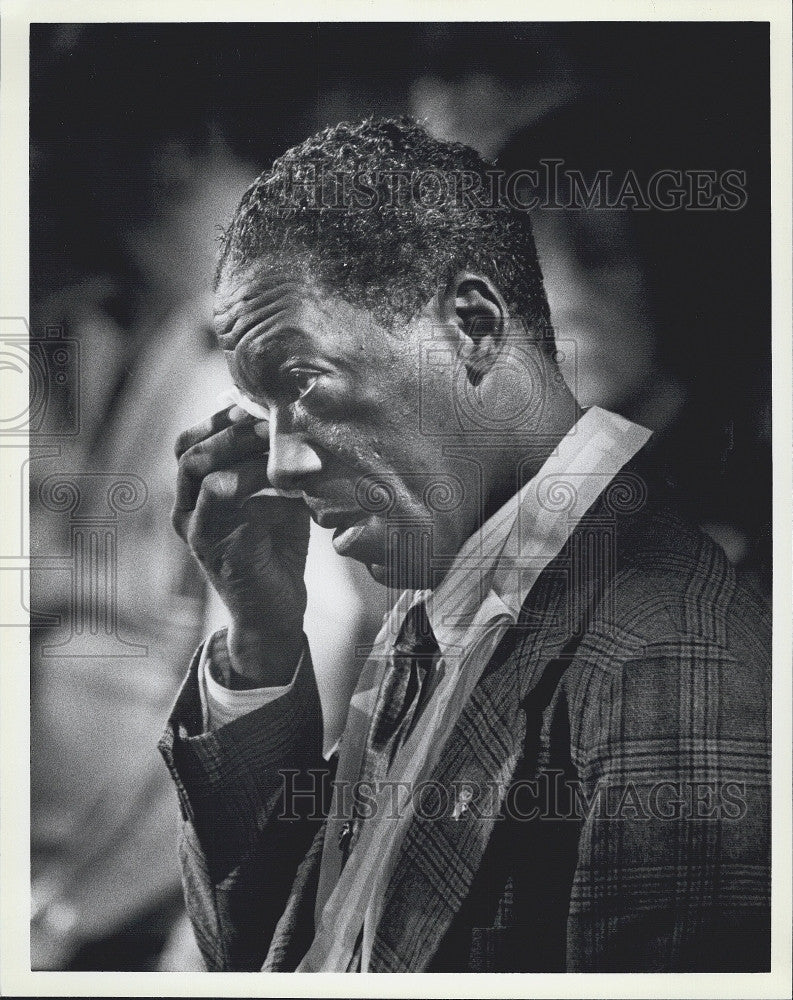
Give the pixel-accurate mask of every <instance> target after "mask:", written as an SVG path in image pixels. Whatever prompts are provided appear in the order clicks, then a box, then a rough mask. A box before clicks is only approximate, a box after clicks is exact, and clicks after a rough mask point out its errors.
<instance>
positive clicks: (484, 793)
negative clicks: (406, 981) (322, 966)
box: [369, 567, 570, 972]
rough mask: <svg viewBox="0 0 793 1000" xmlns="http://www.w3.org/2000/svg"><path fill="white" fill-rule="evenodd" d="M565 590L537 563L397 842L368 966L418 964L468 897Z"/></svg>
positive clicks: (393, 968)
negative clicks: (515, 615) (516, 615)
mask: <svg viewBox="0 0 793 1000" xmlns="http://www.w3.org/2000/svg"><path fill="white" fill-rule="evenodd" d="M550 569H551V568H550V567H549V570H550ZM566 591H567V586H566V579H565V578H564V575H554V573H553V571H551V572H548V571H547V570H546V572H545V573H544V574H543V575H542V577H541V578H540V580H538V582H537V584H536V586H535V588H534V590H533V592H532V595H530V598H529V600H528V601H527V602H526V604H525V605H524V607H523V611H522V613H521V618H520V620H519V622H518V624H517V625H516V626H515V628H514V629H511V630H510V631H509V632H507V634H506V635H505V637H504V639H503V640H502V642H501V644H500V645H499V647H498V649H497V650H496V653H495V654H494V656H493V658H492V659H491V661H490V663H489V665H488V667H487V668H486V670H485V673H484V674H483V675H482V678H481V679H480V681H479V683H478V685H477V686H476V688H475V689H474V691H473V694H472V696H471V698H470V700H469V702H468V704H467V705H466V707H465V709H464V711H463V713H462V715H461V716H460V719H459V720H458V722H457V725H456V726H455V728H454V730H453V732H452V735H451V737H450V738H449V741H448V743H447V745H446V748H445V749H444V751H443V753H442V755H441V759H440V760H439V762H438V765H437V767H436V768H435V769H434V771H433V774H432V778H431V781H430V782H428V783H427V787H426V788H425V790H424V794H422V796H421V807H420V809H419V810H418V812H417V814H416V815H414V817H413V819H412V821H411V822H410V825H409V826H408V829H407V832H406V835H405V839H404V841H403V843H402V846H401V848H400V851H399V855H398V857H397V862H396V865H395V867H394V874H393V876H392V878H391V881H390V883H389V887H388V890H387V893H386V898H385V902H384V907H383V912H382V916H381V919H380V922H379V924H378V929H377V932H376V934H375V939H374V942H373V946H372V955H371V960H370V966H369V967H370V971H372V972H407V971H411V972H415V971H421V970H422V969H424V968H426V966H427V965H428V963H429V961H430V960H431V958H432V956H433V955H434V953H435V952H436V950H437V948H438V946H439V944H440V942H441V940H442V938H443V936H444V934H445V933H446V931H447V929H448V927H449V925H450V923H451V921H452V919H453V918H454V916H455V914H456V913H457V911H458V910H459V908H460V906H461V904H462V902H463V900H464V899H465V898H466V896H467V895H468V892H469V890H470V888H471V884H472V882H473V879H474V877H475V875H476V873H477V871H478V869H479V865H480V863H481V861H482V857H483V855H484V852H485V849H486V847H487V844H488V841H489V839H490V836H491V834H492V832H493V828H494V825H495V822H496V817H497V816H498V813H499V810H500V808H501V806H502V803H503V800H504V797H505V795H506V792H507V789H508V787H509V784H510V781H511V779H512V776H513V774H514V772H515V769H516V767H517V765H518V762H519V761H520V759H521V757H522V754H523V748H524V745H525V737H526V717H525V713H524V711H523V708H522V703H523V701H524V699H525V697H526V696H527V694H528V693H529V692H530V691H531V690H532V689H533V688H534V686H535V685H536V684H537V683H538V681H539V680H540V678H541V677H542V675H543V673H544V670H545V667H546V665H547V664H548V663H549V662H550V661H552V660H553V659H554V658H555V657H556V656H557V655H558V653H559V652H560V651H561V650H562V648H563V647H564V644H565V642H566V640H567V639H568V638H569V635H570V628H569V623H568V622H567V614H566V611H565V608H566V605H567V602H566V600H565V594H566ZM468 794H470V795H471V797H470V799H466V798H465V796H467V795H468ZM463 803H464V805H463ZM437 817H440V818H437Z"/></svg>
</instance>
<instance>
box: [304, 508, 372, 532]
mask: <svg viewBox="0 0 793 1000" xmlns="http://www.w3.org/2000/svg"><path fill="white" fill-rule="evenodd" d="M311 513H312V516H313V517H314V520H315V521H316V522H317V524H318V525H319V526H320V528H342V527H346V526H348V525H350V524H353V523H354V522H355V521H360V519H361V518H362V517H364V511H361V510H320V511H314V510H312V511H311Z"/></svg>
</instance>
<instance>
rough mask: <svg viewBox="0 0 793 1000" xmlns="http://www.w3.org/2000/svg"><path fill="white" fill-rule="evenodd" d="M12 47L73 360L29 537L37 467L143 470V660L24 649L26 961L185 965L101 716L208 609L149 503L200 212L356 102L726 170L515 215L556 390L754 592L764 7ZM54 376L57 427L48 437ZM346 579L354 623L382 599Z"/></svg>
mask: <svg viewBox="0 0 793 1000" xmlns="http://www.w3.org/2000/svg"><path fill="white" fill-rule="evenodd" d="M30 44H31V107H30V124H31V150H30V153H31V290H32V291H31V296H32V301H31V323H32V332H33V335H34V337H35V336H37V335H41V334H42V333H43V332H44V331H45V330H46V328H47V327H51V326H58V327H60V328H61V329H62V330H63V332H64V335H65V336H67V337H69V338H71V339H72V340H73V341H74V342H76V343H78V344H79V345H80V347H81V366H80V374H81V378H80V384H79V386H77V385H75V386H73V387H72V390H71V397H69V395H68V393H67V398H66V399H65V400H64V401H62V402H61V404H60V405H61V407H62V412H60V411H57V409H56V411H55V412H54V414H51V415H50V416H51V427H50V430H51V431H52V434H53V436H52V440H53V441H55V440H58V441H59V442H60V445H59V447H60V452H59V455H58V456H56V457H53V458H49V459H44V458H42V459H39V460H38V461H37V462H34V463H33V467H32V472H31V481H32V492H31V497H32V510H31V516H32V524H33V529H34V530H33V531H32V545H33V546H34V550H37V551H38V552H39V554H51V553H52V552H66V551H68V530H69V529H68V523H67V522H66V521H65V520H64V517H63V515H58V514H54V513H53V512H52V511H49V510H47V509H45V508H44V507H43V506H42V505H41V504H40V503H38V501H37V497H38V494H37V488H38V485H39V484H40V483H41V481H42V480H43V479H44V478H45V477H46V476H47V475H50V474H52V473H53V472H57V471H69V470H72V471H73V470H75V469H81V470H90V471H93V472H107V471H108V470H112V471H132V470H137V471H138V472H139V473H140V474H141V475H142V477H143V478H144V479H145V481H146V482H147V484H148V487H149V503H148V505H147V507H146V509H145V511H142V512H141V513H140V514H139V515H138V517H137V520H135V519H133V520H132V521H126V522H124V523H123V524H120V526H119V530H120V531H122V533H123V534H122V537H121V538H120V541H119V559H120V560H123V559H126V561H125V562H124V563H123V565H122V567H121V570H120V583H119V596H118V602H119V608H120V611H119V615H120V621H121V622H122V623H123V628H122V631H124V630H126V631H125V632H124V634H125V635H126V636H127V638H129V637H130V636H136V637H138V638H137V639H136V641H138V642H145V644H146V646H147V648H148V650H149V654H148V657H147V663H146V666H145V668H144V667H140V668H139V669H135V670H131V669H130V662H131V661H130V662H127V661H124V663H122V662H121V661H119V663H118V665H117V666H113V665H112V664H111V665H110V666H109V665H108V663H106V662H103V661H102V660H101V657H98V658H96V659H95V661H85V660H76V659H74V658H69V657H62V658H58V657H57V656H56V657H53V656H52V654H50V655H49V656H40V657H38V658H37V654H35V653H34V664H33V668H34V674H33V681H34V748H33V758H34V759H33V777H34V782H33V795H34V905H35V904H36V901H37V900H38V901H39V903H40V906H39V909H38V910H37V913H38V916H37V920H36V922H34V966H35V965H38V967H42V968H47V967H49V968H62V967H70V968H116V969H120V968H154V967H160V968H178V967H190V963H191V962H193V961H194V958H193V957H192V953H191V951H190V947H189V936H186V935H185V932H184V929H183V928H182V925H181V924H180V913H181V909H180V902H179V898H180V897H179V889H178V882H177V875H176V870H175V862H174V860H173V852H172V843H173V842H172V838H171V837H170V833H168V834H167V835H166V833H164V832H163V831H164V830H165V829H168V830H170V827H168V824H169V823H170V822H171V818H170V817H171V810H175V801H174V800H172V796H171V790H170V789H169V788H168V787H167V784H166V781H167V779H164V778H162V779H161V777H160V770H159V768H160V767H161V765H160V764H159V761H157V760H156V754H155V753H154V751H153V750H151V753H148V752H147V753H145V754H137V755H136V752H133V754H132V760H131V762H130V757H129V752H128V748H126V749H125V748H124V747H123V737H122V735H121V731H124V730H123V727H119V723H118V719H119V718H122V719H123V718H126V719H127V720H129V719H131V718H133V717H134V718H138V719H141V718H150V724H148V723H147V724H141V727H140V728H139V729H134V727H133V730H132V731H130V733H127V736H126V739H128V740H131V741H133V742H134V741H136V740H137V741H138V742H139V743H140V744H141V745H145V746H146V748H147V751H148V750H149V749H150V744H151V745H153V741H154V740H156V735H157V731H158V729H159V727H160V726H161V723H162V719H163V712H164V711H167V701H168V699H169V698H170V697H172V695H173V691H174V688H175V685H176V684H177V683H178V678H179V676H180V675H181V673H182V672H183V670H184V667H185V659H184V658H185V657H186V656H187V655H189V652H188V651H189V648H190V646H191V644H193V643H194V642H195V641H197V639H198V638H199V637H200V635H201V634H202V633H203V631H205V629H206V627H207V621H208V620H210V619H211V615H210V614H209V613H208V611H207V607H208V600H209V599H208V597H207V595H206V593H205V591H204V589H203V585H202V583H201V581H200V579H199V578H198V577H197V575H196V574H195V571H194V570H193V569H192V567H191V565H190V563H189V561H185V560H184V557H183V555H181V554H179V552H178V549H176V548H172V547H171V545H172V542H171V540H170V539H169V537H167V530H168V529H167V511H168V507H169V505H170V490H171V485H170V483H171V478H172V472H173V470H172V468H171V464H170V463H171V461H172V459H171V456H170V448H171V440H172V437H173V433H175V432H176V431H178V430H179V429H180V427H181V426H185V425H186V423H189V422H191V421H190V420H188V415H192V414H193V412H194V410H195V411H196V412H199V411H200V412H201V413H202V414H203V413H205V412H211V410H212V408H213V406H212V400H213V389H212V383H213V382H216V383H217V385H218V386H219V385H220V384H221V381H222V375H221V373H219V370H218V368H217V365H216V361H217V359H216V358H215V357H214V355H213V352H212V348H211V339H210V337H209V334H208V332H207V318H208V312H207V309H208V304H207V303H208V289H209V275H210V272H211V263H212V252H213V240H214V238H215V236H216V234H217V227H218V226H219V225H221V224H222V223H223V222H224V220H226V219H227V218H228V215H229V213H230V212H231V210H232V209H233V207H234V204H235V203H236V201H237V200H238V198H239V196H240V194H241V193H242V191H243V190H244V188H245V186H246V185H247V183H249V182H250V181H251V180H252V179H253V177H255V176H256V174H257V173H258V172H259V171H260V170H262V169H263V168H264V167H266V166H267V165H268V164H269V163H270V162H271V160H272V159H273V158H274V157H275V156H277V155H278V154H279V153H281V152H283V151H284V150H285V149H286V148H287V147H289V146H290V145H293V144H295V143H296V142H299V141H301V140H302V139H304V138H305V137H306V136H307V135H308V134H310V133H311V132H314V131H316V130H317V129H318V128H320V127H322V126H324V125H326V124H333V123H335V122H337V121H339V120H341V119H344V118H357V117H360V116H362V115H364V114H370V113H375V114H403V113H410V114H414V115H416V116H417V117H420V118H424V119H426V121H427V124H428V127H430V129H431V130H432V131H434V132H436V133H437V134H438V135H440V136H441V137H443V138H450V139H459V140H461V141H465V142H468V143H469V144H471V145H474V146H476V147H477V148H479V149H480V151H481V152H483V154H485V155H486V156H488V157H490V158H495V159H496V162H497V164H498V165H500V166H502V167H503V168H504V169H506V170H510V169H518V168H532V167H536V165H537V163H538V161H539V159H540V158H542V157H561V158H563V159H564V160H565V164H566V166H569V167H572V168H576V169H580V170H582V171H584V172H585V174H587V175H589V176H594V173H595V171H597V170H598V169H611V170H613V171H614V172H615V174H616V175H620V174H623V173H624V172H625V170H627V169H629V168H630V169H633V170H634V171H636V173H637V175H638V176H639V177H640V178H644V179H647V178H648V177H649V176H650V175H651V174H652V173H653V172H655V171H657V170H659V169H662V168H670V169H682V170H686V169H713V170H716V171H718V172H722V171H724V170H727V169H735V170H743V171H746V174H747V189H748V200H747V203H746V205H745V207H743V208H742V209H741V210H740V211H734V212H729V211H677V212H661V211H657V210H650V211H648V212H639V211H623V212H606V211H601V212H598V211H590V212H575V211H568V212H562V213H559V212H557V213H553V212H547V211H546V212H542V211H538V212H537V213H535V227H536V233H537V241H538V246H539V250H540V256H541V263H542V264H543V269H544V271H545V274H546V282H547V286H548V292H549V298H550V299H551V305H552V311H553V314H554V317H555V324H556V329H557V336H558V337H559V339H560V340H562V339H573V340H575V341H576V343H577V350H578V355H579V370H578V373H577V375H576V377H575V388H576V390H577V391H578V393H579V397H580V398H581V400H582V402H584V403H585V404H589V403H593V402H597V403H601V404H602V405H605V406H608V407H611V408H613V409H616V410H618V411H619V412H621V413H624V414H625V415H626V416H628V417H631V418H633V419H636V420H639V421H640V422H644V423H646V424H647V426H650V427H651V428H652V429H654V430H655V431H656V432H657V438H658V441H659V445H658V447H659V449H660V450H661V451H662V452H663V453H664V456H665V459H666V461H667V463H668V466H669V469H670V474H671V475H672V477H673V478H674V479H676V480H677V482H678V484H679V491H680V495H681V496H682V497H683V498H684V500H685V503H686V504H687V505H688V506H689V507H690V512H691V515H692V516H693V517H694V518H695V520H697V521H698V522H699V523H700V524H701V525H702V526H703V527H704V528H705V530H707V531H709V532H710V533H711V534H712V535H713V537H715V538H716V539H717V541H719V542H720V543H721V544H722V546H723V547H724V549H725V551H726V552H727V554H728V556H729V558H730V559H731V560H732V561H733V562H734V563H735V565H736V566H737V568H738V571H739V572H740V573H741V574H743V575H745V576H746V578H747V579H748V580H749V581H750V582H751V583H752V585H753V586H755V587H756V588H757V589H759V590H760V591H761V593H764V594H766V595H768V594H769V592H770V472H771V463H770V440H771V427H770V384H769V383H770V203H769V73H768V29H767V26H765V25H763V24H759V23H723V24H706V23H697V24H657V23H656V24H626V23H615V24H609V23H597V24H565V25H554V24H542V25H527V24H514V25H513V24H506V23H505V24H498V25H494V24H475V25H474V24H455V25H449V24H432V23H423V24H366V25H362V24H233V25H226V24H200V25H199V24H170V25H169V24H161V25H146V24H134V25H133V24H103V25H80V24H61V25H34V26H32V28H31V39H30ZM196 359H197V360H196ZM202 387H204V388H205V389H206V393H205V398H203V395H202V394H203V389H202ZM197 395H198V396H200V397H201V398H196V397H197ZM77 397H79V403H80V422H79V433H78V434H77V435H73V436H72V437H70V438H68V439H65V438H59V437H58V426H59V421H60V423H61V425H63V426H65V425H66V424H67V423H68V422H69V420H70V419H71V418H72V417H73V416H74V411H75V407H76V405H77ZM202 407H203V409H202ZM172 432H173V433H172ZM45 440H47V439H46V436H45ZM163 526H165V527H163ZM163 531H165V532H166V534H163ZM125 546H126V547H125ZM124 552H126V553H127V556H126V557H125V556H124ZM131 553H134V555H132V554H131ZM163 565H168V566H169V567H176V568H175V569H174V570H173V571H170V570H169V572H168V573H165V574H164V572H163V571H162V570H161V568H160V569H158V567H162V566H163ZM345 572H347V571H346V570H345ZM347 584H348V585H349V588H350V593H351V595H353V597H355V599H356V600H357V601H358V604H357V605H356V606H355V607H356V610H355V612H354V614H352V617H351V626H350V627H351V628H352V629H353V631H356V630H357V631H356V634H359V635H361V636H364V637H365V635H366V634H367V630H368V629H369V628H370V626H371V622H372V621H374V620H375V619H377V617H378V615H379V611H380V610H381V609H380V604H379V603H378V602H377V601H375V602H374V603H375V604H376V605H377V607H376V608H375V607H374V606H370V605H369V604H367V596H366V588H365V587H363V586H362V585H361V580H360V578H358V577H356V576H355V575H354V573H353V575H352V576H350V577H349V579H348V580H347ZM31 589H32V601H33V609H34V613H35V615H36V616H37V617H36V618H35V620H36V621H37V622H38V623H39V625H38V628H36V629H34V647H35V649H36V650H40V649H41V648H43V646H44V645H46V643H47V642H48V641H51V637H52V635H53V631H54V632H55V633H57V629H58V628H59V627H60V628H64V627H65V615H66V612H67V610H68V609H67V604H68V593H67V591H68V582H67V581H66V579H65V577H63V576H59V575H58V573H57V572H50V573H49V574H47V573H43V572H42V573H38V574H34V575H33V579H32V588H31ZM370 589H371V588H370ZM54 622H60V625H59V626H58V625H53V623H54ZM169 622H171V625H172V626H173V623H174V622H178V626H179V628H176V626H173V627H169V625H168V623H169ZM179 629H181V631H179ZM177 633H178V636H177V637H178V638H179V641H178V642H177V641H176V640H174V639H173V636H174V635H177ZM48 637H49V639H48ZM141 637H143V638H141ZM169 637H170V638H169ZM328 642H329V645H331V646H332V641H331V639H329V640H328ZM109 677H112V683H110V682H109V681H108V678H109ZM141 677H144V678H147V679H146V680H145V681H142V680H141ZM86 679H88V683H87V680H86ZM103 685H104V686H103ZM100 690H101V692H102V694H101V699H100V700H101V706H100V704H99V702H97V705H96V706H95V708H93V709H92V708H90V707H86V698H88V697H96V698H99V695H97V692H98V691H100ZM86 691H90V692H92V694H90V695H87V694H86ZM152 692H154V693H152ZM108 706H110V707H108ZM100 715H101V718H102V720H103V724H104V725H105V728H106V729H107V732H106V733H105V734H104V735H102V736H101V738H100V737H99V736H97V734H96V731H95V726H96V724H97V723H96V720H97V717H98V716H100ZM108 719H110V720H112V723H113V724H112V725H110V724H109V723H108V721H107V720H108ZM124 732H125V731H124ZM64 734H67V735H68V738H67V736H64ZM146 741H149V743H147V742H146ZM56 764H57V766H56ZM125 768H126V770H125ZM130 768H132V769H133V770H134V769H136V768H137V769H138V771H139V772H140V775H139V778H135V779H134V780H133V781H132V785H130V786H129V787H128V784H129V780H130V779H129V778H128V773H127V772H128V771H129V769H130ZM54 775H55V776H57V779H56V777H54ZM81 775H82V776H81ZM88 776H90V777H88ZM152 776H154V777H152ZM161 780H162V784H161V783H160V782H161ZM133 786H134V787H133ZM66 800H68V801H66ZM117 800H118V801H117ZM119 802H120V804H119ZM111 833H112V836H111ZM125 851H126V852H127V861H126V862H125V864H123V865H119V863H118V858H119V857H120V856H124V852H125ZM42 886H43V888H42ZM37 887H38V888H37ZM59 908H60V909H59ZM89 915H90V916H89ZM180 928H181V930H180ZM180 935H181V936H180ZM180 963H182V964H181V965H180Z"/></svg>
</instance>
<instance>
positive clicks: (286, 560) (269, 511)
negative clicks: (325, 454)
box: [172, 407, 309, 686]
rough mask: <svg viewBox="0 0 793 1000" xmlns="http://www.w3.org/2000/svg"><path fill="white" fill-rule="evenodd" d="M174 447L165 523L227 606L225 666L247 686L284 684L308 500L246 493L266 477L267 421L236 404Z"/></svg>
mask: <svg viewBox="0 0 793 1000" xmlns="http://www.w3.org/2000/svg"><path fill="white" fill-rule="evenodd" d="M257 430H258V431H260V432H261V436H260V434H257V433H256V431H257ZM175 451H176V457H177V459H178V460H179V472H178V478H177V489H176V503H175V505H174V509H173V515H172V521H173V526H174V528H175V529H176V532H177V534H178V535H179V536H180V537H181V538H182V539H183V540H184V541H185V542H187V544H188V545H189V546H190V548H191V550H192V552H193V554H194V555H195V557H196V558H197V559H198V561H199V562H200V564H201V566H202V567H203V569H204V572H205V573H206V575H207V577H208V579H209V581H210V583H211V584H212V586H213V587H214V588H215V590H216V591H217V592H218V594H219V595H220V598H221V600H222V601H223V603H224V604H225V605H226V607H227V608H228V610H229V613H230V616H231V623H230V626H229V632H228V644H229V653H230V655H231V659H232V663H233V665H234V669H235V670H236V671H237V672H238V673H240V674H242V675H243V676H244V677H245V678H246V679H247V681H248V682H249V683H250V684H251V685H255V686H268V685H278V684H288V683H289V681H290V680H291V678H292V676H293V674H294V671H295V667H296V665H297V660H298V658H299V656H300V650H301V648H302V642H303V616H304V614H305V610H306V587H305V583H304V581H303V573H304V570H305V565H306V552H307V549H308V535H309V515H308V508H307V507H306V505H305V504H304V503H303V501H302V500H299V499H289V498H285V497H273V496H264V497H259V496H257V497H253V496H252V494H253V493H256V492H257V491H258V490H261V489H264V488H266V487H268V486H269V485H270V484H269V482H268V480H267V454H268V439H267V425H266V423H262V422H257V421H255V420H254V419H253V418H251V417H249V416H248V415H247V414H245V413H243V411H241V410H239V409H238V408H236V407H232V409H231V410H230V411H229V410H223V411H221V412H220V413H216V414H214V415H213V416H212V417H210V418H209V419H208V420H205V421H203V422H202V423H200V424H197V425H196V426H195V427H192V428H190V430H187V431H184V432H183V433H182V434H180V436H179V438H178V440H177V442H176V448H175Z"/></svg>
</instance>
